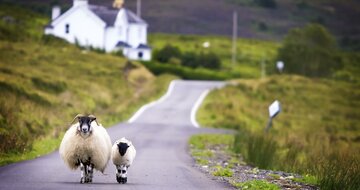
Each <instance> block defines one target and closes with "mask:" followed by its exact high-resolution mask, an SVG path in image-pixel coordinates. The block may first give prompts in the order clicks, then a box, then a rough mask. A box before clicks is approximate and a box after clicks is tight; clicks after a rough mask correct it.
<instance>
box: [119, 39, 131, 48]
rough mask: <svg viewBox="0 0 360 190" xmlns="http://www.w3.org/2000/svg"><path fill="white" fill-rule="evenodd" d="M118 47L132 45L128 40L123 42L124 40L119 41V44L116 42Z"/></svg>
mask: <svg viewBox="0 0 360 190" xmlns="http://www.w3.org/2000/svg"><path fill="white" fill-rule="evenodd" d="M116 47H127V48H129V47H131V46H130V45H129V44H128V43H126V42H123V41H119V42H118V43H117V44H116Z"/></svg>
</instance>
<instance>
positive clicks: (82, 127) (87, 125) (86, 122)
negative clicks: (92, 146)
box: [78, 116, 95, 134]
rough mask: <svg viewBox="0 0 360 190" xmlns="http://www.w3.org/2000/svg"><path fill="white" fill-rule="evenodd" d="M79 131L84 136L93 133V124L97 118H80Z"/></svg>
mask: <svg viewBox="0 0 360 190" xmlns="http://www.w3.org/2000/svg"><path fill="white" fill-rule="evenodd" d="M78 119H79V129H78V130H79V131H80V132H81V133H83V134H88V133H90V132H91V131H92V127H91V122H93V121H94V120H95V118H92V117H88V116H83V117H79V118H78Z"/></svg>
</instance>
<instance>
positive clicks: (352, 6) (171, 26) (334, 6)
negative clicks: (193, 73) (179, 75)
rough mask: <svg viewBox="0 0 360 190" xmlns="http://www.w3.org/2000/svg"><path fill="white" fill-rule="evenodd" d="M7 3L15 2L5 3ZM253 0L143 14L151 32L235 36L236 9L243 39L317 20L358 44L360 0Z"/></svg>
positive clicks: (179, 4) (152, 6)
mask: <svg viewBox="0 0 360 190" xmlns="http://www.w3.org/2000/svg"><path fill="white" fill-rule="evenodd" d="M6 1H8V2H9V1H10V2H11V0H0V2H6ZM254 1H260V0H195V1H194V0H181V1H179V0H166V1H165V0H143V1H142V5H143V6H142V16H143V18H145V20H147V21H148V23H149V24H150V27H149V30H150V32H160V33H179V34H212V35H213V34H215V35H231V31H232V14H233V11H234V10H236V11H237V12H238V14H239V16H238V20H239V21H238V23H239V27H238V30H239V36H240V37H245V38H258V39H267V40H279V39H282V37H284V35H285V34H286V33H287V32H288V31H289V29H291V28H293V27H298V26H303V25H305V24H306V23H308V22H318V23H321V24H323V25H325V26H326V27H327V28H329V29H330V31H331V32H332V33H334V34H335V35H336V36H337V38H338V40H339V41H340V42H341V43H342V44H343V45H345V46H354V45H356V44H359V40H360V19H356V18H360V1H358V0H326V1H325V0H317V1H311V0H275V2H276V7H275V8H264V7H261V6H258V5H256V4H254V3H253V2H254ZM264 1H265V0H264ZM16 2H17V3H22V4H26V5H28V6H29V5H30V6H33V8H35V9H38V10H42V11H43V12H46V13H47V14H48V15H49V16H50V12H49V11H50V9H49V8H50V4H61V5H62V6H63V7H64V9H66V8H67V7H69V6H71V4H72V0H32V1H31V2H29V1H28V0H17V1H16ZM90 3H93V4H102V5H105V6H111V4H112V0H90ZM125 5H126V6H127V7H128V8H130V9H132V10H135V5H136V0H126V2H125ZM46 6H47V7H48V8H45V7H46ZM359 49H360V48H359Z"/></svg>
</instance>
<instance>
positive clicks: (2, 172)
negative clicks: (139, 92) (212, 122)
mask: <svg viewBox="0 0 360 190" xmlns="http://www.w3.org/2000/svg"><path fill="white" fill-rule="evenodd" d="M223 85H224V83H222V82H206V81H201V82H199V81H175V82H172V84H171V85H170V88H169V90H168V93H167V94H166V95H165V96H163V97H162V98H161V99H160V100H159V101H157V102H156V103H153V104H150V105H147V106H145V108H144V109H141V110H139V111H138V112H137V113H136V114H135V115H134V117H133V118H131V120H129V122H128V123H121V124H118V125H115V126H113V127H111V128H108V132H109V134H110V136H111V139H112V141H113V142H114V141H115V140H116V139H119V138H121V137H123V136H125V137H127V138H128V139H130V140H132V141H133V144H134V145H135V147H136V149H137V157H136V158H135V161H134V163H133V165H132V166H131V167H130V168H129V171H128V172H129V173H128V183H127V184H124V185H122V184H118V183H117V182H116V179H115V167H114V165H112V163H111V161H110V162H109V165H108V167H107V168H106V170H105V172H104V173H105V174H102V173H100V172H98V171H96V172H95V174H94V181H93V183H92V184H79V180H80V171H79V170H77V171H71V170H69V169H68V168H67V167H66V166H65V164H64V163H63V161H62V160H61V159H60V156H59V153H58V152H57V151H55V152H54V153H51V154H49V155H47V156H43V157H40V158H37V159H34V160H30V161H25V162H21V163H17V164H10V165H8V166H4V167H0V189H1V190H11V189H77V190H80V189H134V190H137V189H145V190H147V189H148V190H154V189H182V190H183V189H207V190H211V189H232V187H230V186H229V185H227V184H224V183H221V182H218V181H215V180H213V179H211V178H210V177H208V176H206V175H205V174H204V173H201V172H200V171H198V170H197V169H196V168H195V167H193V165H194V161H193V160H192V158H191V157H190V156H189V154H188V152H187V140H188V138H189V137H190V136H191V135H193V134H197V133H217V132H219V131H217V130H215V129H204V128H196V127H195V126H194V125H196V123H194V121H192V120H191V113H192V112H194V109H193V108H194V105H195V104H196V103H199V102H200V101H199V99H200V98H201V96H203V97H204V92H206V91H207V90H209V89H213V88H217V87H221V86H223ZM195 107H196V106H195ZM99 120H100V121H101V118H99Z"/></svg>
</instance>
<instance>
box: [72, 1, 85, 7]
mask: <svg viewBox="0 0 360 190" xmlns="http://www.w3.org/2000/svg"><path fill="white" fill-rule="evenodd" d="M84 5H88V0H74V4H73V6H74V7H76V6H84Z"/></svg>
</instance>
